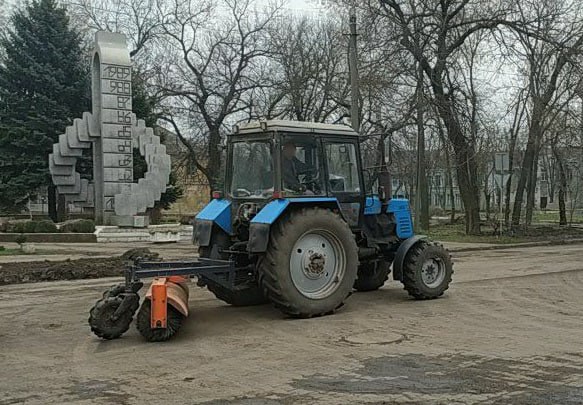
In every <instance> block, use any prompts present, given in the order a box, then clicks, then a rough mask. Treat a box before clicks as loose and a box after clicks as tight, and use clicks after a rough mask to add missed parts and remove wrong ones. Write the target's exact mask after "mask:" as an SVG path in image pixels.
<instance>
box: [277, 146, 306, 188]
mask: <svg viewBox="0 0 583 405" xmlns="http://www.w3.org/2000/svg"><path fill="white" fill-rule="evenodd" d="M296 152H297V148H296V145H295V143H293V142H292V141H287V142H286V143H284V144H283V148H282V155H283V159H282V162H281V169H282V176H283V187H284V188H288V189H290V190H293V191H298V192H301V193H303V194H308V195H313V194H314V193H313V192H312V191H310V190H307V189H306V187H305V186H304V185H303V184H301V183H300V179H299V175H301V174H306V173H308V172H310V171H311V168H310V166H309V165H307V164H305V163H304V162H302V161H301V160H299V159H298V158H297V157H296Z"/></svg>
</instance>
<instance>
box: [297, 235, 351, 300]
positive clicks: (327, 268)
mask: <svg viewBox="0 0 583 405" xmlns="http://www.w3.org/2000/svg"><path fill="white" fill-rule="evenodd" d="M345 262H346V259H345V257H344V251H343V250H342V247H341V245H340V242H339V241H338V240H337V238H336V236H334V235H332V234H330V233H329V232H327V231H324V230H317V231H310V232H307V233H305V234H304V235H302V236H301V237H300V238H299V239H298V240H297V241H296V243H295V245H294V247H293V250H292V251H291V256H290V275H291V278H292V281H293V283H294V285H295V286H296V288H297V289H298V291H299V292H300V293H301V294H302V295H304V296H306V297H308V298H312V299H321V298H326V297H327V296H329V295H330V294H332V293H333V292H334V291H335V290H336V288H337V285H338V282H339V281H340V279H341V276H343V274H344V265H345Z"/></svg>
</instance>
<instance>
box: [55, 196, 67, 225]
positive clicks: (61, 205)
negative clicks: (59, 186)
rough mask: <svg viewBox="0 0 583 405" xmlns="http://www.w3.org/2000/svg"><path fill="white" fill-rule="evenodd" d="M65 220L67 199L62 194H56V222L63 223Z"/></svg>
mask: <svg viewBox="0 0 583 405" xmlns="http://www.w3.org/2000/svg"><path fill="white" fill-rule="evenodd" d="M66 220H67V199H66V198H65V196H64V195H63V194H58V193H57V221H56V222H65V221H66Z"/></svg>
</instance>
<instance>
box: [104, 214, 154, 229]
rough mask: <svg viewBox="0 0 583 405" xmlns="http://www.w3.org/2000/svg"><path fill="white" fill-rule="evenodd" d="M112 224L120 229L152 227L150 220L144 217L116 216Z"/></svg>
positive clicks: (112, 219) (112, 218)
mask: <svg viewBox="0 0 583 405" xmlns="http://www.w3.org/2000/svg"><path fill="white" fill-rule="evenodd" d="M111 224H112V225H115V226H119V227H120V228H146V227H147V226H148V225H150V218H149V217H147V216H142V215H134V216H130V215H127V216H121V215H115V216H113V217H111Z"/></svg>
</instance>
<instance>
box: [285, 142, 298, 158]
mask: <svg viewBox="0 0 583 405" xmlns="http://www.w3.org/2000/svg"><path fill="white" fill-rule="evenodd" d="M283 156H284V157H285V158H286V159H293V158H294V157H296V144H295V143H293V142H291V141H288V142H286V143H284V144H283Z"/></svg>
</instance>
